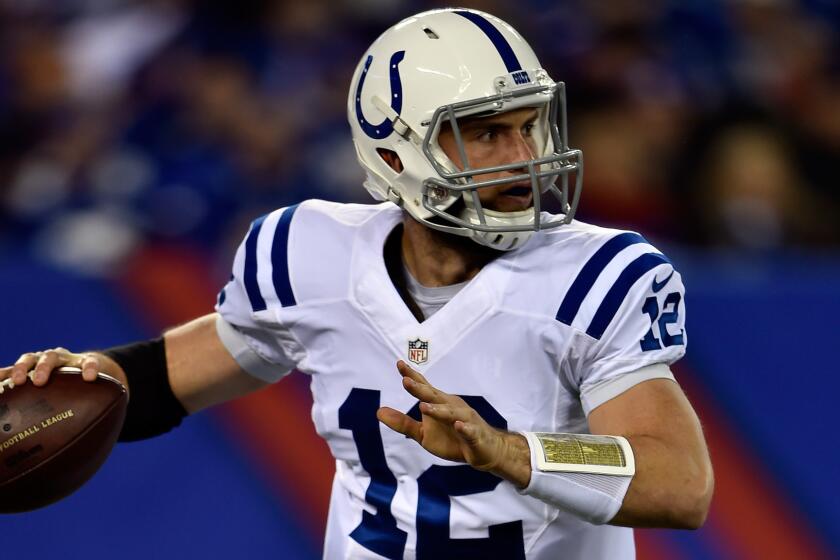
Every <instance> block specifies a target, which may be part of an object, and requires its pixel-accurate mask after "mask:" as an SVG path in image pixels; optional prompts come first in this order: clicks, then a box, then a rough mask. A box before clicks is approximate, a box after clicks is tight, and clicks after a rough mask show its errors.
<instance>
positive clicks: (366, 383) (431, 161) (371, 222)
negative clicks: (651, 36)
mask: <svg viewBox="0 0 840 560" xmlns="http://www.w3.org/2000/svg"><path fill="white" fill-rule="evenodd" d="M347 110H348V117H349V121H350V126H351V128H352V132H353V141H354V143H355V147H356V150H357V153H358V159H359V162H360V163H361V165H362V167H363V168H364V169H365V170H366V172H367V180H366V182H365V187H366V188H367V189H368V191H369V192H370V193H371V194H372V195H373V197H374V198H376V199H377V200H379V201H381V203H380V204H376V205H351V204H336V203H330V202H324V201H317V200H309V201H305V202H302V203H300V204H298V205H295V206H290V207H288V208H282V209H279V210H276V211H274V212H271V213H270V214H268V215H266V216H263V217H262V218H259V219H258V220H256V221H255V222H254V223H253V224H252V225H251V228H250V230H249V231H248V233H247V235H246V236H245V239H244V241H243V242H242V244H241V246H240V248H239V250H238V252H237V254H236V257H235V260H234V263H233V275H232V277H231V280H230V282H229V283H228V284H227V285H226V286H225V287H224V289H223V290H222V291H221V293H220V295H219V300H218V305H217V307H216V313H214V314H210V315H207V316H205V317H201V318H198V319H196V320H194V321H193V322H191V323H189V324H186V325H183V326H180V327H177V328H174V329H172V330H170V331H168V332H166V334H165V335H164V336H163V337H162V338H160V339H157V340H152V341H146V342H142V343H135V344H130V345H127V346H123V347H119V348H112V349H109V350H107V351H104V352H101V353H86V354H74V353H71V352H68V351H67V350H64V349H54V350H50V351H46V352H38V353H30V354H25V355H23V356H22V357H21V358H20V359H19V360H18V362H17V363H16V364H15V365H14V366H13V367H10V368H5V369H4V370H3V372H2V375H3V376H4V377H5V376H11V377H12V379H13V380H14V382H15V383H23V382H25V381H26V376H27V373H30V374H31V377H32V379H33V381H34V383H35V384H36V385H41V384H43V383H44V382H45V381H46V379H47V377H48V375H49V373H50V371H51V370H52V369H53V368H55V367H57V366H61V365H75V366H77V367H80V368H81V369H82V370H83V375H84V376H85V378H86V379H93V378H94V377H95V373H96V371H97V370H102V371H105V372H107V373H109V374H112V375H115V376H117V377H119V378H121V379H122V380H124V381H125V382H126V383H127V385H128V387H129V390H130V392H131V401H130V405H129V407H130V408H129V413H128V419H127V421H126V426H125V428H124V430H123V434H122V438H123V439H125V440H130V439H137V438H144V437H151V436H154V435H157V434H160V433H163V432H165V431H167V430H169V429H171V428H172V427H174V426H175V425H177V424H178V423H180V421H181V419H182V417H183V416H184V415H185V414H188V413H192V412H195V411H197V410H200V409H203V408H205V407H208V406H211V405H214V404H217V403H220V402H223V401H226V400H229V399H233V398H236V397H238V396H240V395H244V394H246V393H249V392H251V391H254V390H256V389H258V388H261V387H263V386H264V385H266V384H268V383H273V382H276V381H277V380H279V379H280V378H282V377H283V376H284V375H286V374H287V373H288V372H290V371H291V370H292V369H294V368H297V369H299V370H300V371H302V372H304V373H306V374H309V375H311V376H312V383H311V387H312V392H313V396H314V406H313V411H312V418H313V420H314V423H315V427H316V429H317V431H318V433H319V434H320V435H321V436H322V437H323V438H325V440H326V441H327V443H328V444H329V447H330V449H331V451H332V453H333V455H334V456H335V459H336V474H335V479H334V484H333V490H332V498H331V504H330V514H329V521H328V526H327V535H326V542H325V549H324V556H325V557H326V558H328V559H333V558H389V559H397V558H418V559H424V558H434V559H436V560H440V559H444V558H453V559H465V558H482V559H485V558H505V559H516V558H520V559H524V558H528V559H538V558H539V559H543V558H545V559H548V558H558V557H562V558H581V559H591V558H610V559H616V558H632V557H633V556H634V545H633V536H632V531H631V529H629V528H628V527H679V528H696V527H699V526H700V525H701V524H702V523H703V522H704V519H705V517H706V514H707V512H708V507H709V502H710V499H711V494H712V486H713V477H712V469H711V465H710V461H709V456H708V452H707V449H706V445H705V442H704V438H703V434H702V432H701V429H700V425H699V422H698V419H697V417H696V416H695V414H694V412H693V410H692V408H691V406H690V404H689V403H688V401H687V400H686V397H685V396H684V395H683V393H682V391H681V390H680V387H679V385H678V384H677V383H676V382H675V380H674V377H673V375H672V373H671V371H670V368H669V365H670V364H671V363H673V362H674V361H676V360H677V359H679V358H680V357H681V356H682V355H683V353H684V352H685V345H686V342H687V338H686V332H685V326H684V324H685V306H684V297H683V294H684V289H683V285H682V282H681V279H680V275H679V273H677V272H676V271H675V270H674V267H673V265H672V263H671V261H670V260H669V259H668V258H667V257H666V256H664V255H663V254H662V253H661V252H659V251H658V250H657V249H656V248H654V247H653V246H651V245H650V244H649V243H648V242H647V241H646V240H645V239H644V238H643V237H642V236H640V235H638V234H636V233H631V232H623V231H618V230H613V229H604V228H600V227H597V226H593V225H589V224H585V223H581V222H578V221H575V220H573V216H574V212H575V208H576V206H577V202H578V197H579V195H580V190H581V183H582V172H583V159H582V154H581V152H580V151H578V150H575V149H572V148H570V147H569V145H568V141H567V132H566V120H565V115H566V109H565V95H564V86H563V84H562V83H559V82H555V81H554V80H552V79H551V77H550V76H549V75H548V73H547V72H546V70H545V69H543V68H542V67H541V65H540V63H539V61H538V60H537V58H536V56H535V55H534V53H533V52H532V50H531V48H530V47H529V46H528V44H527V43H526V42H525V40H524V39H523V38H522V37H521V36H520V35H519V34H518V33H517V32H516V31H515V30H513V29H512V28H511V27H510V26H509V25H507V24H506V23H504V22H503V21H501V20H499V19H497V18H495V17H493V16H491V15H489V14H486V13H482V12H478V11H473V10H462V9H444V10H434V11H430V12H425V13H422V14H418V15H416V16H414V17H410V18H408V19H406V20H404V21H402V22H400V23H398V24H397V25H395V26H394V27H392V28H391V29H389V30H387V31H386V32H385V33H384V34H383V35H382V36H381V37H379V39H377V40H376V41H375V42H374V43H373V45H372V46H371V47H370V49H369V50H368V51H367V52H366V53H365V54H364V55H363V56H362V58H361V61H360V63H359V65H358V67H357V69H356V72H355V75H354V76H353V80H352V83H351V84H350V92H349V96H348V103H347ZM549 201H550V202H551V204H553V207H554V208H556V209H557V212H556V213H555V214H551V213H547V212H543V211H542V210H541V204H542V203H547V202H549ZM395 364H396V367H395ZM289 460H293V458H292V457H290V459H289Z"/></svg>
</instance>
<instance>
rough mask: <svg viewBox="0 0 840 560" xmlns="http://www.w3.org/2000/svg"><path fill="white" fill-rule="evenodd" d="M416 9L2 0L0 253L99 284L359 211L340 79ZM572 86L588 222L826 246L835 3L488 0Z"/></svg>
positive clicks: (832, 190)
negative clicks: (146, 262) (149, 258)
mask: <svg viewBox="0 0 840 560" xmlns="http://www.w3.org/2000/svg"><path fill="white" fill-rule="evenodd" d="M439 5H440V4H438V3H434V2H430V1H423V0H404V1H399V0H307V1H292V0H287V1H267V0H263V1H259V0H238V1H237V2H221V1H206V0H204V1H199V0H144V1H140V0H60V1H56V0H0V251H2V250H7V251H17V250H26V251H28V252H32V253H34V254H36V255H38V256H39V257H41V258H45V259H48V260H50V261H52V262H54V263H58V264H61V265H66V266H70V267H74V268H78V269H81V270H85V271H87V272H91V273H96V274H107V273H109V272H110V271H112V270H114V268H115V267H118V265H119V264H120V262H122V261H123V259H125V258H126V257H127V256H128V255H130V254H131V253H132V252H133V251H135V250H136V249H137V248H138V247H140V246H142V245H144V244H146V243H158V242H163V243H169V242H175V243H181V244H186V245H189V246H193V247H195V248H196V249H198V250H206V251H207V252H208V253H210V252H215V253H221V254H224V255H225V259H227V258H228V257H229V255H230V250H231V249H230V248H231V247H233V246H235V245H236V244H237V243H238V241H239V240H240V238H241V236H242V235H243V234H244V232H245V229H246V228H247V224H248V222H249V221H250V220H251V219H253V218H254V217H255V216H258V215H260V214H262V213H265V212H266V211H268V210H270V209H273V208H277V207H280V206H283V205H286V204H289V203H292V202H296V201H299V200H301V199H304V198H312V197H318V198H327V199H332V200H344V201H359V202H367V201H369V198H368V195H367V194H366V192H365V191H364V190H363V188H362V187H361V181H362V178H363V176H362V172H361V170H360V169H359V168H358V166H357V164H356V163H355V153H354V151H353V147H352V144H351V142H350V139H349V138H350V135H349V128H348V127H347V125H346V118H345V103H346V92H347V88H348V86H349V81H350V77H351V74H352V72H353V68H354V67H355V64H356V62H357V61H358V59H359V58H360V57H361V55H362V54H363V52H364V50H365V48H366V47H367V45H368V44H369V43H370V42H371V41H372V40H373V39H374V38H375V37H376V36H377V35H378V34H379V33H380V32H381V31H383V30H384V29H385V28H386V27H388V26H389V25H391V24H392V23H394V22H396V21H397V20H398V19H400V18H402V17H404V16H406V15H409V14H411V13H414V12H417V11H420V10H423V9H427V8H432V7H437V6H439ZM462 5H465V6H467V7H475V8H479V9H484V10H486V11H489V12H491V13H494V14H497V15H499V16H500V17H502V18H504V19H506V20H507V21H509V22H510V23H511V24H513V25H514V26H515V27H517V28H518V29H519V30H520V31H521V32H522V33H523V35H525V37H526V38H528V39H529V40H530V41H531V43H532V45H533V46H534V48H535V51H536V52H537V53H538V55H539V56H540V57H541V60H542V61H543V64H544V65H545V67H546V68H547V69H548V70H549V72H550V74H551V75H552V76H553V77H555V79H559V80H563V81H565V82H566V84H567V89H568V92H569V110H570V114H569V119H570V124H569V130H570V138H571V142H572V144H573V145H574V146H575V147H580V148H582V149H583V151H584V155H585V158H586V171H585V187H584V192H583V200H582V204H581V209H580V214H579V215H580V216H581V217H582V218H583V219H587V220H590V221H594V222H596V223H602V224H607V225H615V226H620V227H625V228H632V229H637V230H639V231H642V232H644V233H645V234H647V235H650V236H651V237H653V238H654V239H657V240H662V241H665V242H673V243H682V244H688V245H697V246H703V247H715V248H726V249H732V250H737V251H745V252H773V251H779V250H789V249H791V248H803V249H809V250H810V249H812V248H817V249H825V248H835V249H836V248H837V247H838V246H840V219H839V218H840V189H838V188H837V186H838V185H837V178H838V172H837V166H838V164H840V44H838V43H840V33H838V30H840V4H838V3H837V2H835V1H834V0H800V1H795V0H726V1H724V0H611V1H609V2H601V1H599V0H519V1H518V2H509V1H504V0H485V1H472V2H463V3H462Z"/></svg>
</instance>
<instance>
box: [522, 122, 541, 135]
mask: <svg viewBox="0 0 840 560" xmlns="http://www.w3.org/2000/svg"><path fill="white" fill-rule="evenodd" d="M536 126H537V125H536V124H535V123H534V122H533V121H532V122H529V123H526V124H525V126H523V127H522V134H524V135H525V136H531V135H532V134H533V133H534V128H535V127H536Z"/></svg>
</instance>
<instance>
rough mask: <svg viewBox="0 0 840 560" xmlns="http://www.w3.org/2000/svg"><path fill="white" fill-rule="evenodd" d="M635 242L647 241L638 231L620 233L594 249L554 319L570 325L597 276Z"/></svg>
mask: <svg viewBox="0 0 840 560" xmlns="http://www.w3.org/2000/svg"><path fill="white" fill-rule="evenodd" d="M636 243H647V240H646V239H645V238H644V237H642V236H641V235H639V234H638V233H630V232H628V233H622V234H620V235H616V236H615V237H613V238H612V239H610V240H609V241H607V242H606V243H604V245H603V246H602V247H601V248H600V249H598V250H597V251H595V254H594V255H592V256H591V257H590V258H589V260H588V261H587V262H586V264H585V265H583V268H582V269H581V270H580V273H578V275H577V278H575V281H574V282H572V287H571V288H569V291H568V292H567V293H566V297H565V298H563V303H561V304H560V309H558V310H557V316H556V317H555V319H557V320H558V321H560V322H561V323H565V324H567V325H569V326H571V324H572V322H573V321H574V320H575V317H576V316H577V314H578V311H580V306H581V304H583V300H584V299H586V296H587V295H588V294H589V291H590V290H591V289H592V285H593V284H595V281H596V280H597V279H598V276H600V275H601V273H602V272H603V271H604V269H605V268H607V265H608V264H610V262H611V261H612V260H613V258H615V256H616V255H617V254H619V253H620V252H621V251H623V250H624V249H626V248H627V247H630V246H631V245H635V244H636Z"/></svg>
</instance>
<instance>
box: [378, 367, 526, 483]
mask: <svg viewBox="0 0 840 560" xmlns="http://www.w3.org/2000/svg"><path fill="white" fill-rule="evenodd" d="M397 370H399V372H400V374H401V375H402V376H403V379H402V382H403V387H404V388H405V390H406V391H408V392H409V393H410V394H411V395H413V396H414V397H416V398H417V399H419V400H420V413H421V420H420V421H419V422H418V421H417V420H414V419H413V418H411V417H410V416H408V415H406V414H403V413H402V412H400V411H398V410H394V409H393V408H390V407H387V406H383V407H381V408H380V409H379V411H378V412H377V414H376V416H377V418H379V421H380V422H382V423H383V424H385V425H386V426H388V427H389V428H391V429H392V430H394V431H397V432H399V433H401V434H403V435H405V436H407V437H410V438H411V439H413V440H414V441H416V442H417V443H419V444H420V445H421V446H423V448H424V449H425V450H426V451H428V452H429V453H432V454H434V455H437V456H438V457H440V458H442V459H447V460H449V461H460V462H463V463H469V464H470V465H471V466H472V467H474V468H476V469H478V470H480V471H489V472H492V473H493V474H496V475H498V476H501V477H503V478H506V479H508V480H510V481H511V482H514V483H515V484H517V485H519V486H521V487H525V486H527V485H528V482H529V481H530V477H531V459H530V452H529V451H528V444H527V442H526V441H525V438H524V437H522V436H521V435H519V434H514V433H510V432H505V431H501V430H497V429H496V428H494V427H492V426H491V425H490V424H488V423H487V422H486V421H485V420H484V419H483V418H482V417H481V415H479V414H478V412H476V411H475V409H473V408H472V407H470V406H469V405H468V404H467V403H466V402H465V401H464V399H462V398H461V397H459V396H457V395H450V394H448V393H444V392H443V391H441V390H439V389H437V388H435V387H434V386H432V385H431V384H430V383H429V382H428V381H427V380H426V378H425V377H423V376H422V375H421V374H420V373H419V372H418V371H416V370H414V369H412V368H411V367H410V366H409V365H408V364H406V363H405V362H403V361H402V360H400V361H399V362H397Z"/></svg>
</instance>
